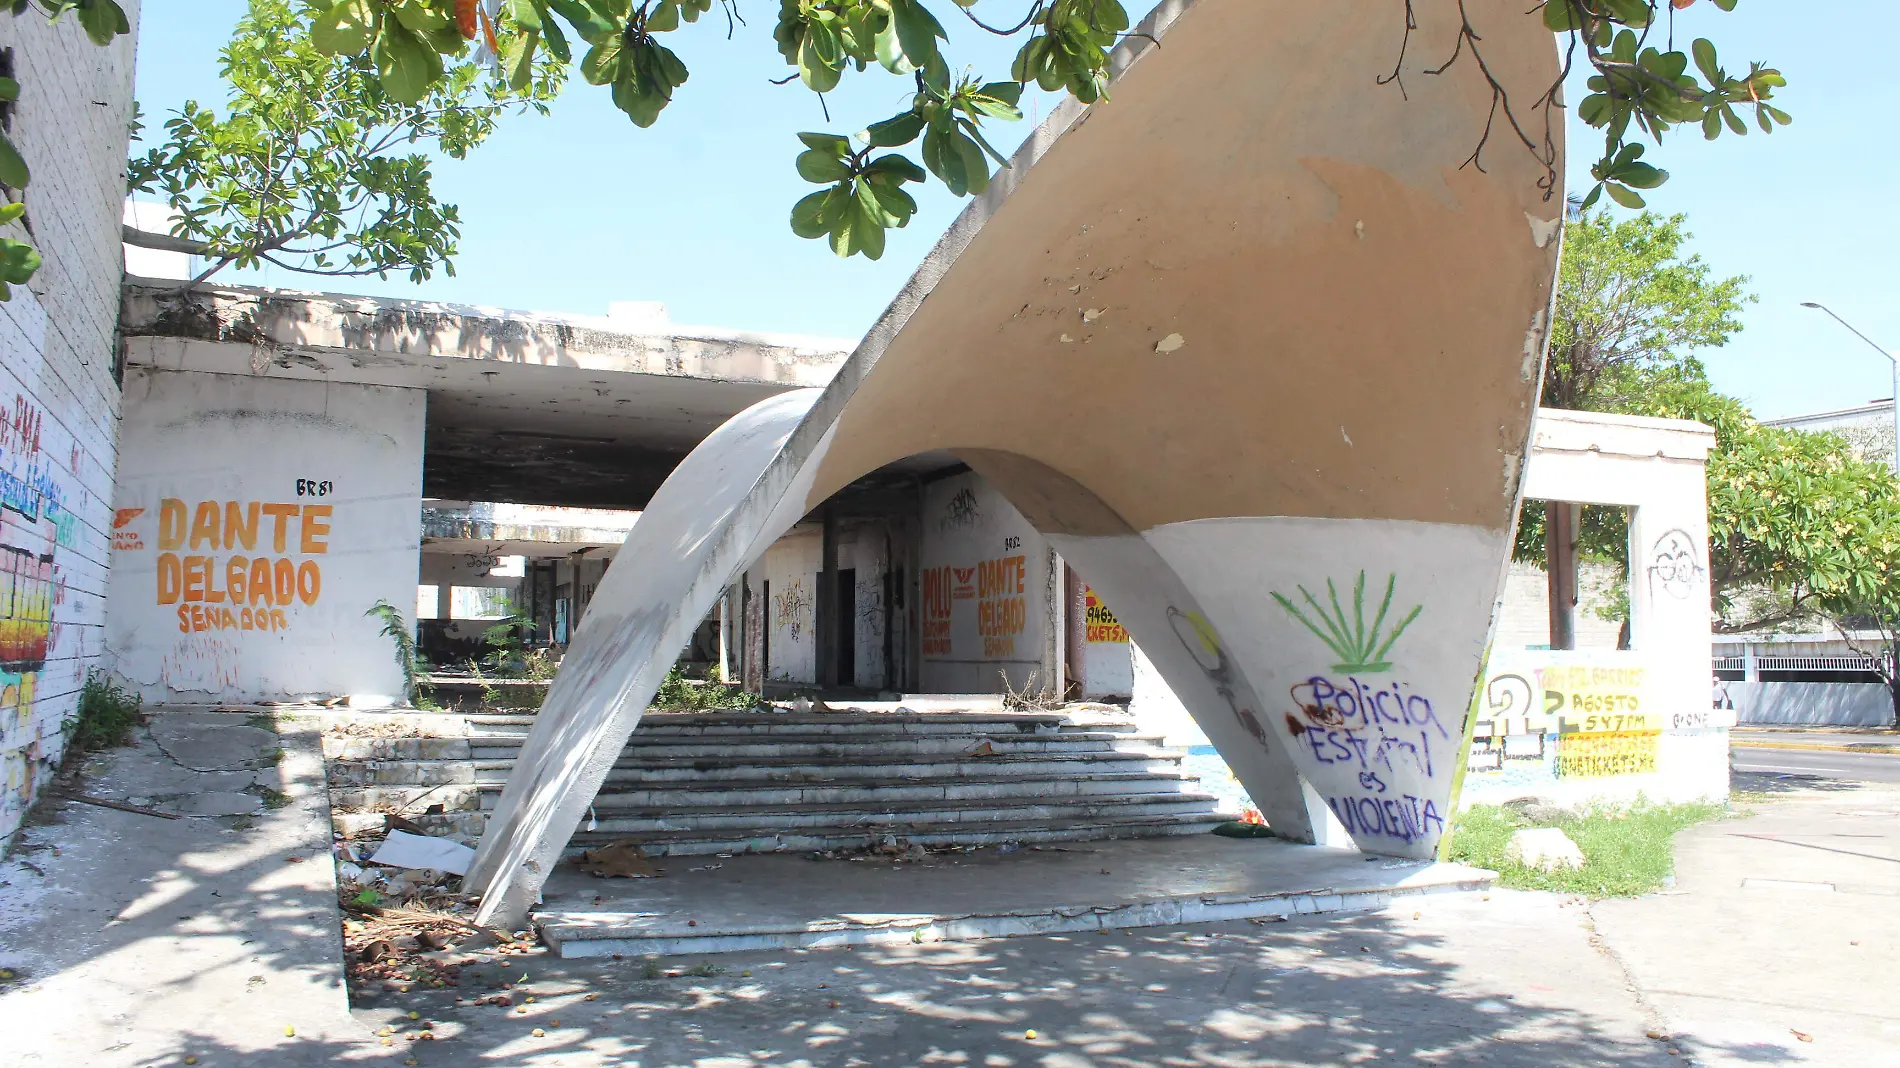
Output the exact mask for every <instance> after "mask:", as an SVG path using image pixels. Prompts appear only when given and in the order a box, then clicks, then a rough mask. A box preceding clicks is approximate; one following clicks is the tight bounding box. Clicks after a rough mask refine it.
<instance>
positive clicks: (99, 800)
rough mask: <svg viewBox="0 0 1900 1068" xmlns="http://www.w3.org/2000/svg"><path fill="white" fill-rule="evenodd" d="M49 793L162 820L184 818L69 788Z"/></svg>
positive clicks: (66, 798)
mask: <svg viewBox="0 0 1900 1068" xmlns="http://www.w3.org/2000/svg"><path fill="white" fill-rule="evenodd" d="M47 793H49V794H51V795H52V796H54V797H57V798H59V799H60V800H62V801H77V802H79V803H80V804H82V805H97V806H99V807H100V808H115V809H118V810H119V811H120V812H131V813H135V814H137V815H140V816H157V817H158V818H159V819H161V820H175V819H180V818H182V817H180V816H179V815H178V813H176V812H160V811H159V810H157V809H155V808H146V807H145V806H144V805H131V804H127V803H126V802H124V801H107V800H106V799H105V798H103V797H88V796H87V795H85V794H76V793H72V792H71V791H68V790H49V791H47Z"/></svg>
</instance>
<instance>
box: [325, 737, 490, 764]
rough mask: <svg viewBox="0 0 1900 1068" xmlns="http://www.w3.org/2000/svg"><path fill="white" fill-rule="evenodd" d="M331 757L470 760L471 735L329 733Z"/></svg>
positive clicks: (327, 748) (327, 747)
mask: <svg viewBox="0 0 1900 1068" xmlns="http://www.w3.org/2000/svg"><path fill="white" fill-rule="evenodd" d="M323 755H324V757H325V759H328V760H467V759H468V758H469V745H468V739H467V738H358V737H342V738H337V737H327V738H325V739H324V740H323Z"/></svg>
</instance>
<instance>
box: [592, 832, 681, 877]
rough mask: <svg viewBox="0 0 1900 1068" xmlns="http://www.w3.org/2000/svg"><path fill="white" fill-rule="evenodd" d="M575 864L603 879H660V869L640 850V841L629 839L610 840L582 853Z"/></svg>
mask: <svg viewBox="0 0 1900 1068" xmlns="http://www.w3.org/2000/svg"><path fill="white" fill-rule="evenodd" d="M574 863H575V865H576V866H577V867H579V868H580V869H581V870H582V871H584V872H586V873H587V874H589V875H593V876H597V877H599V878H602V879H613V878H621V879H658V878H660V871H659V869H658V868H655V867H654V866H653V863H652V862H651V861H649V860H648V859H647V858H646V854H645V853H642V852H641V851H640V843H638V842H635V841H631V840H627V841H620V842H610V843H608V844H607V845H604V846H601V847H600V848H599V849H590V850H588V851H587V852H585V853H582V854H581V855H580V859H578V860H576V861H575V862H574Z"/></svg>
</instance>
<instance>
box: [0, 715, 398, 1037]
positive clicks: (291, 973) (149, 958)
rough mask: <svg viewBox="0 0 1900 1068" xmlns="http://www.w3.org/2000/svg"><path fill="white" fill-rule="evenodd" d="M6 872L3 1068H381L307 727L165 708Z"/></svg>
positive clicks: (1, 897) (0, 1013) (34, 829)
mask: <svg viewBox="0 0 1900 1068" xmlns="http://www.w3.org/2000/svg"><path fill="white" fill-rule="evenodd" d="M87 770H88V774H87V777H86V779H85V780H84V781H83V783H81V784H80V788H81V789H83V790H84V792H85V793H86V794H87V795H89V796H93V797H102V798H107V799H111V800H117V801H124V802H129V803H133V804H138V805H141V806H144V807H148V808H156V809H160V810H163V811H170V812H179V813H194V815H189V816H185V817H184V818H180V819H170V820H168V819H160V818H157V817H153V816H148V815H139V814H135V813H131V812H123V811H118V810H114V809H109V808H100V807H97V806H93V805H87V804H81V803H77V802H70V801H68V802H53V803H50V804H42V805H41V806H40V807H39V809H37V810H36V814H35V822H34V825H33V826H31V827H29V828H28V829H27V830H24V831H22V832H21V841H20V843H19V845H18V846H17V847H16V849H15V851H14V853H13V854H12V855H11V856H10V857H8V858H7V859H6V860H5V861H3V862H0V968H6V969H8V970H10V971H11V972H13V974H14V976H15V978H14V979H13V980H12V981H10V982H0V1036H5V1038H4V1043H3V1044H4V1048H5V1051H6V1058H5V1059H6V1063H7V1064H9V1065H23V1066H25V1065H31V1066H40V1065H46V1066H54V1065H57V1066H62V1068H63V1066H67V1065H86V1066H87V1068H95V1066H96V1068H119V1066H126V1068H132V1066H144V1065H154V1066H161V1065H162V1066H170V1065H179V1064H185V1063H190V1062H187V1061H186V1058H187V1057H191V1058H195V1063H197V1064H202V1065H206V1066H210V1065H238V1064H244V1065H259V1066H264V1065H270V1066H286V1068H293V1066H300V1065H318V1064H330V1063H334V1062H335V1061H337V1060H339V1059H349V1058H351V1057H355V1056H378V1055H380V1054H386V1053H387V1052H388V1051H385V1050H380V1049H379V1048H378V1047H377V1045H376V1043H375V1042H374V1040H373V1039H372V1038H371V1037H370V1035H369V1033H368V1030H367V1029H366V1028H365V1027H363V1025H362V1024H361V1023H360V1022H359V1021H357V1020H355V1019H353V1018H352V1017H351V1016H350V1015H349V1012H348V1003H347V1000H346V998H345V996H344V992H343V990H342V987H341V976H340V973H339V971H338V968H337V957H338V954H339V953H340V952H341V950H342V946H341V940H340V938H339V937H338V930H337V918H336V917H337V913H336V889H335V881H334V872H335V869H334V868H333V867H332V865H331V864H330V863H329V845H330V827H329V805H328V802H327V800H326V798H325V795H324V793H323V788H322V783H323V765H322V756H321V754H320V752H319V750H318V747H317V736H316V734H315V733H314V731H297V730H295V729H288V728H287V729H286V730H285V731H284V732H283V733H282V734H281V735H280V734H278V733H276V732H275V728H274V726H273V725H272V724H271V723H270V721H269V720H268V719H265V718H262V717H258V718H256V719H253V718H250V717H246V716H244V715H232V714H217V713H161V714H159V715H156V716H154V717H153V718H152V722H151V725H150V726H149V727H148V728H145V729H142V730H141V731H140V735H139V739H138V743H137V744H136V745H135V746H133V747H131V748H127V749H120V750H115V751H113V752H112V753H110V754H107V755H105V756H104V757H101V758H99V759H96V760H95V761H94V762H93V765H92V766H91V767H90V768H88V769H87Z"/></svg>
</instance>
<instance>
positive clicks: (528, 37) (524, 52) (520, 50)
mask: <svg viewBox="0 0 1900 1068" xmlns="http://www.w3.org/2000/svg"><path fill="white" fill-rule="evenodd" d="M540 44H541V35H540V34H538V33H519V34H516V35H514V36H513V37H512V38H510V39H509V40H508V41H507V42H505V43H504V44H503V45H502V46H501V52H502V54H501V59H502V68H503V70H504V71H506V73H507V75H508V88H510V89H513V90H515V91H516V92H520V91H521V90H523V89H526V88H527V87H528V83H529V82H530V81H531V80H532V79H533V78H534V50H535V49H536V48H537V47H539V45H540Z"/></svg>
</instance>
